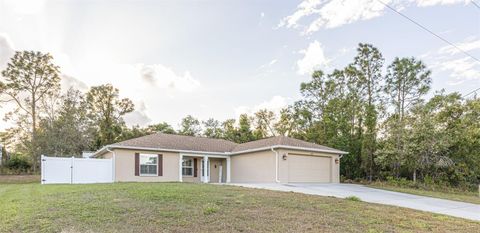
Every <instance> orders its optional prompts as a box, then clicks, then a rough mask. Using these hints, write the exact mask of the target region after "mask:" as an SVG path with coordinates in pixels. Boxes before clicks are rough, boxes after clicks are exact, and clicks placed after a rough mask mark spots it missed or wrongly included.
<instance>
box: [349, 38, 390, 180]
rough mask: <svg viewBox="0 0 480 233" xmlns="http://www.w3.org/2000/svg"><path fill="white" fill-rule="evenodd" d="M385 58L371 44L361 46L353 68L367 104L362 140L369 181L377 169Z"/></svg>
mask: <svg viewBox="0 0 480 233" xmlns="http://www.w3.org/2000/svg"><path fill="white" fill-rule="evenodd" d="M383 62H384V59H383V56H382V54H381V53H380V51H379V50H378V49H377V48H375V47H373V46H372V45H370V44H359V46H358V49H357V56H356V57H355V58H354V62H353V64H352V65H353V67H354V69H355V73H356V75H357V77H358V85H359V89H360V91H359V93H360V96H363V99H362V100H363V102H364V103H365V105H364V106H365V132H364V135H363V139H362V151H361V154H362V158H363V159H362V167H363V168H364V169H365V171H366V173H367V177H368V179H369V180H370V181H371V180H372V178H373V175H374V174H373V173H374V167H375V150H376V146H377V145H376V138H377V120H378V109H379V107H378V106H377V104H379V103H378V99H379V93H380V90H381V88H380V85H379V84H380V83H381V81H382V78H383V76H382V67H383Z"/></svg>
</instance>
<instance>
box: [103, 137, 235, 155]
mask: <svg viewBox="0 0 480 233" xmlns="http://www.w3.org/2000/svg"><path fill="white" fill-rule="evenodd" d="M112 146H114V147H115V146H129V147H145V148H158V149H170V150H189V151H206V152H230V151H231V150H232V149H233V148H235V146H237V143H234V142H231V141H227V140H223V139H213V138H204V137H191V136H184V135H176V134H163V133H155V134H150V135H147V136H143V137H138V138H133V139H130V140H126V141H122V142H118V143H115V144H112Z"/></svg>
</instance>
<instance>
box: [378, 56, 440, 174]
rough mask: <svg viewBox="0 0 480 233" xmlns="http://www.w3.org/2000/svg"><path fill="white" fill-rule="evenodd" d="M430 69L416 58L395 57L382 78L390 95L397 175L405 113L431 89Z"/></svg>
mask: <svg viewBox="0 0 480 233" xmlns="http://www.w3.org/2000/svg"><path fill="white" fill-rule="evenodd" d="M430 74H431V72H430V71H429V70H427V68H426V66H425V65H424V64H423V63H422V62H421V61H417V60H415V58H401V59H400V58H395V60H394V61H393V62H392V64H391V65H390V66H389V67H388V71H387V76H386V78H385V87H384V92H385V94H386V95H387V96H389V102H390V103H391V104H392V105H393V106H394V108H395V114H394V115H393V116H392V117H393V118H394V125H393V127H392V130H393V131H392V134H393V135H391V136H392V137H393V138H394V140H395V150H394V151H393V154H394V155H395V158H394V159H393V161H394V164H393V169H394V172H395V175H396V176H397V177H398V176H399V167H400V160H401V159H402V157H403V156H404V152H405V151H404V144H405V135H404V131H405V122H404V119H405V114H406V111H408V109H409V107H411V106H413V105H414V104H416V103H418V102H419V101H420V99H421V97H422V96H423V95H425V94H426V93H427V92H428V90H430V83H431V78H430ZM413 180H414V181H415V180H416V170H415V171H414V173H413Z"/></svg>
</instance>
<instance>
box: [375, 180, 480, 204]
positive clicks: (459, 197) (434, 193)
mask: <svg viewBox="0 0 480 233" xmlns="http://www.w3.org/2000/svg"><path fill="white" fill-rule="evenodd" d="M367 186H370V187H372V188H379V189H384V190H389V191H395V192H402V193H409V194H415V195H420V196H427V197H435V198H441V199H447V200H452V201H462V202H468V203H473V204H480V197H479V196H478V193H477V192H471V191H465V190H449V191H447V190H424V189H422V188H413V187H399V186H395V185H391V184H388V183H386V182H373V183H370V184H367Z"/></svg>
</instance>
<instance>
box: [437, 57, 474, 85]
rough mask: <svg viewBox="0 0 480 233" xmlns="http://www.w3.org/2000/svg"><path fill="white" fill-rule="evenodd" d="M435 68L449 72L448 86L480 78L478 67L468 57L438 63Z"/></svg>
mask: <svg viewBox="0 0 480 233" xmlns="http://www.w3.org/2000/svg"><path fill="white" fill-rule="evenodd" d="M436 67H437V68H438V69H439V70H441V71H446V72H450V77H451V78H453V79H454V81H450V82H449V84H450V85H456V84H461V83H463V82H465V81H467V80H475V79H479V78H480V77H479V76H478V74H479V73H480V65H479V64H478V62H477V61H475V60H473V59H472V58H470V57H464V58H459V59H451V60H444V61H440V62H439V63H437V64H436Z"/></svg>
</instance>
